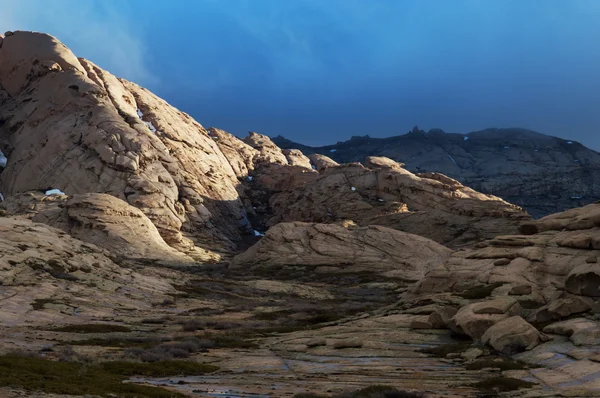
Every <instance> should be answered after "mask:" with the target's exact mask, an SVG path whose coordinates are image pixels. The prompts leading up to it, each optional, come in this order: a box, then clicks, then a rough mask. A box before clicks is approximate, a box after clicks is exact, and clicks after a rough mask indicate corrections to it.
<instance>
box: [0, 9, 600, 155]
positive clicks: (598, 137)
mask: <svg viewBox="0 0 600 398" xmlns="http://www.w3.org/2000/svg"><path fill="white" fill-rule="evenodd" d="M0 10H2V15H0V30H9V29H10V30H14V29H28V30H38V31H46V32H49V33H52V34H54V35H56V36H57V37H58V38H59V39H61V40H62V41H63V42H64V43H65V44H67V45H68V46H69V47H71V48H72V49H73V50H74V52H75V53H76V54H77V55H78V56H83V57H86V58H89V59H91V60H92V61H94V62H96V63H97V64H99V65H100V66H102V67H104V68H107V69H109V70H110V71H111V72H113V73H114V74H116V75H119V76H122V77H125V78H128V79H130V80H133V81H135V82H137V83H139V84H141V85H144V86H146V87H148V88H149V89H151V90H152V91H154V92H155V93H157V94H158V95H160V96H161V97H163V98H165V99H166V100H167V101H169V102H170V103H171V104H173V105H175V106H177V107H178V108H180V109H182V110H184V111H186V112H188V113H190V114H191V115H192V116H194V117H195V118H196V119H197V120H198V121H199V122H200V123H202V124H203V125H204V126H216V127H220V128H223V129H225V130H228V131H230V132H232V133H234V134H237V135H244V134H245V132H246V131H248V130H253V131H259V132H262V133H265V134H269V135H277V134H282V135H285V136H286V137H288V138H291V139H294V140H297V141H300V142H302V143H306V144H325V143H332V142H335V141H338V140H343V139H346V138H349V137H350V136H352V135H364V134H369V135H371V136H378V137H381V136H389V135H396V134H402V133H405V132H406V131H408V130H409V129H410V128H411V127H412V126H413V125H415V124H417V125H419V126H420V127H421V128H424V129H429V128H434V127H439V128H442V129H444V130H445V131H447V132H469V131H473V130H478V129H483V128H487V127H525V128H530V129H532V130H536V131H539V132H542V133H546V134H551V135H556V136H560V137H564V138H569V139H574V140H578V141H581V142H582V143H584V144H586V145H588V146H590V147H592V148H594V149H596V150H600V109H599V108H600V46H599V45H598V41H599V40H600V23H598V21H600V1H598V0H576V1H575V0H543V1H542V0H452V1H449V0H410V1H409V0H189V1H183V0H179V1H178V0H169V1H160V0H153V1H149V0H128V1H121V0H89V1H79V0H61V1H57V2H53V5H52V7H48V6H47V3H46V1H45V0H0Z"/></svg>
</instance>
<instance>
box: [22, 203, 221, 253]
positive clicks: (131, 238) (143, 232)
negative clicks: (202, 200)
mask: <svg viewBox="0 0 600 398" xmlns="http://www.w3.org/2000/svg"><path fill="white" fill-rule="evenodd" d="M61 210H62V211H61V212H60V213H57V212H56V211H55V210H50V211H42V212H40V213H38V214H37V215H36V216H34V217H33V221H36V222H42V223H44V224H48V225H51V226H54V227H57V228H60V229H62V230H63V231H65V232H67V233H69V235H71V236H73V237H75V238H77V239H79V240H82V241H84V242H89V243H93V244H95V245H97V246H100V247H103V248H105V249H107V250H110V251H111V252H112V253H114V254H118V255H120V256H122V257H124V258H129V259H136V260H142V261H152V262H173V263H177V264H185V263H188V264H193V263H194V260H193V259H192V258H191V257H189V256H186V255H184V254H183V253H181V252H179V251H177V250H175V249H173V248H172V247H170V246H168V245H167V244H166V243H165V241H164V240H163V238H162V237H161V236H160V234H159V233H158V230H157V229H156V227H155V226H154V224H152V222H151V221H150V220H149V219H148V217H146V216H145V215H144V213H142V211H140V210H139V209H137V208H135V207H133V206H131V205H129V204H127V203H126V202H124V201H122V200H121V199H118V198H116V197H114V196H111V195H106V194H94V193H90V194H84V195H75V196H74V197H72V198H70V199H69V200H68V201H66V203H65V204H64V207H63V209H61ZM215 260H216V258H215Z"/></svg>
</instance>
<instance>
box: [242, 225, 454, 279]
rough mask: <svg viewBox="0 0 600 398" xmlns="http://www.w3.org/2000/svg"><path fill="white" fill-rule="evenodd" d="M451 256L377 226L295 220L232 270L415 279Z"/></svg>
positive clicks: (269, 235)
mask: <svg viewBox="0 0 600 398" xmlns="http://www.w3.org/2000/svg"><path fill="white" fill-rule="evenodd" d="M449 254H450V250H448V249H447V248H445V247H443V246H441V245H439V244H437V243H435V242H433V241H431V240H429V239H426V238H423V237H420V236H416V235H411V234H407V233H404V232H400V231H396V230H393V229H389V228H385V227H381V226H368V227H358V226H355V225H352V224H346V225H342V224H310V223H302V222H293V223H282V224H278V225H276V226H274V227H272V228H271V229H269V231H268V232H267V234H266V236H265V237H264V238H262V239H261V240H260V241H259V242H258V243H256V244H255V245H254V246H252V247H251V248H250V249H248V250H247V251H246V252H244V253H242V254H239V255H238V256H236V257H235V258H234V259H233V262H232V264H231V266H232V267H234V268H242V267H243V268H249V269H262V270H268V269H273V268H278V267H285V266H304V267H307V268H309V269H310V270H311V271H310V272H313V273H314V276H315V278H316V279H318V277H319V273H320V272H328V273H333V272H343V273H360V272H370V273H374V274H382V275H384V276H386V277H389V278H402V279H409V280H417V279H419V278H421V277H422V276H423V275H424V274H425V273H426V272H427V271H428V270H430V269H432V268H434V267H436V266H438V265H440V264H442V263H443V262H445V260H446V259H447V257H448V256H449ZM315 267H316V268H315Z"/></svg>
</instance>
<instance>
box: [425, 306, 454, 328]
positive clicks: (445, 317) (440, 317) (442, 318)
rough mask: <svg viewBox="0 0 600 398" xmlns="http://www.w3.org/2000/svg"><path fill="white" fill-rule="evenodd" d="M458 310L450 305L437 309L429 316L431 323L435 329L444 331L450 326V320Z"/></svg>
mask: <svg viewBox="0 0 600 398" xmlns="http://www.w3.org/2000/svg"><path fill="white" fill-rule="evenodd" d="M457 311H458V310H457V309H456V308H455V307H451V306H449V305H446V306H443V307H441V308H439V309H436V310H435V311H434V312H432V313H431V314H430V315H429V320H428V321H429V323H430V324H431V325H432V327H433V328H434V329H444V328H447V327H448V325H449V324H450V320H451V319H452V317H453V316H454V315H456V312H457Z"/></svg>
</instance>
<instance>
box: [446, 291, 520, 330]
mask: <svg viewBox="0 0 600 398" xmlns="http://www.w3.org/2000/svg"><path fill="white" fill-rule="evenodd" d="M521 311H522V310H521V307H520V305H519V303H518V302H517V300H515V299H514V298H512V297H500V298H497V299H493V300H488V301H484V302H479V303H472V304H468V305H466V306H464V307H462V308H460V309H459V310H458V312H457V313H456V315H454V316H453V317H452V319H451V320H450V322H449V326H450V329H452V330H453V331H454V332H456V333H459V334H463V335H467V336H469V337H471V338H472V339H474V340H479V339H481V337H482V336H483V334H484V333H485V332H486V331H487V330H488V329H489V328H490V327H492V326H493V325H495V324H496V323H498V322H500V321H502V320H504V319H506V318H510V317H512V316H516V315H520V314H521Z"/></svg>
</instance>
